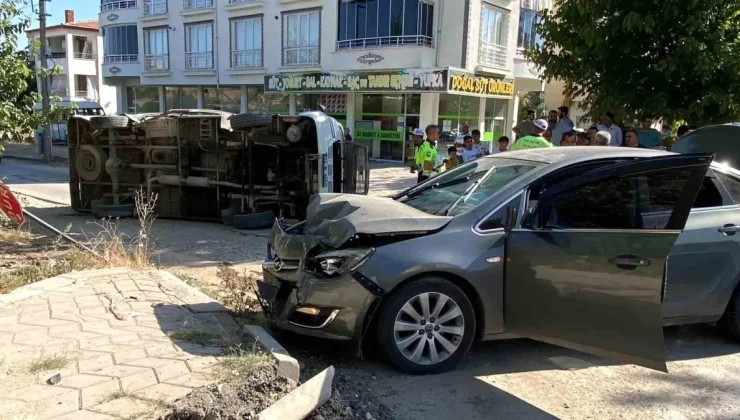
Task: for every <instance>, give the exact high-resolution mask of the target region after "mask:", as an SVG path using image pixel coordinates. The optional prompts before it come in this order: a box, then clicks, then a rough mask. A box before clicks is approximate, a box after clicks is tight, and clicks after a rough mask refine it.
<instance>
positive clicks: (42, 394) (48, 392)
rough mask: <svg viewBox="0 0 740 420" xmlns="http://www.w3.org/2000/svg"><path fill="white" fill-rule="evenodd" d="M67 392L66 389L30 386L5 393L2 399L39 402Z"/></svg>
mask: <svg viewBox="0 0 740 420" xmlns="http://www.w3.org/2000/svg"><path fill="white" fill-rule="evenodd" d="M66 392H69V389H68V388H61V387H55V386H51V385H31V386H28V387H25V388H19V389H16V390H14V391H11V392H8V393H5V394H4V395H3V397H5V398H10V399H12V400H20V401H27V402H32V401H41V400H44V399H49V398H52V397H55V396H57V395H60V394H64V393H66Z"/></svg>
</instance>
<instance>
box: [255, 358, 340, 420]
mask: <svg viewBox="0 0 740 420" xmlns="http://www.w3.org/2000/svg"><path fill="white" fill-rule="evenodd" d="M333 380H334V366H329V367H328V368H327V369H326V370H324V371H323V372H320V373H319V374H318V375H316V376H314V377H313V378H311V379H309V380H308V381H306V383H305V384H303V385H301V386H299V387H298V388H296V389H294V390H293V391H291V392H289V393H288V394H286V395H285V396H284V397H283V398H280V399H279V400H278V401H277V402H276V403H275V404H273V405H271V406H269V407H267V408H266V409H264V410H262V412H260V413H259V414H258V415H257V419H258V420H302V419H304V418H306V417H307V416H308V415H309V414H311V413H312V412H313V411H314V410H316V409H317V408H319V407H321V406H322V405H323V404H324V403H325V402H326V401H327V400H328V399H329V398H331V385H332V381H333Z"/></svg>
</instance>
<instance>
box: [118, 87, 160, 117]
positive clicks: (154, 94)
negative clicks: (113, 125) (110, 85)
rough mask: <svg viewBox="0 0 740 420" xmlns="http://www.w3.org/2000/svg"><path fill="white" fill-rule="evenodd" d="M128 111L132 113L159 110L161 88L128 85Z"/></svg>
mask: <svg viewBox="0 0 740 420" xmlns="http://www.w3.org/2000/svg"><path fill="white" fill-rule="evenodd" d="M126 112H128V113H131V114H142V113H148V112H159V88H157V87H149V86H131V87H127V88H126Z"/></svg>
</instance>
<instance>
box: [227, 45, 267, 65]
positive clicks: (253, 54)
mask: <svg viewBox="0 0 740 420" xmlns="http://www.w3.org/2000/svg"><path fill="white" fill-rule="evenodd" d="M254 67H262V50H241V51H232V52H231V68H233V69H248V68H254Z"/></svg>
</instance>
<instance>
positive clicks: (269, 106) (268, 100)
mask: <svg viewBox="0 0 740 420" xmlns="http://www.w3.org/2000/svg"><path fill="white" fill-rule="evenodd" d="M247 111H249V112H256V111H260V112H268V113H273V114H287V113H289V112H290V95H289V94H287V93H270V94H269V95H265V88H264V87H263V86H249V87H247Z"/></svg>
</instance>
